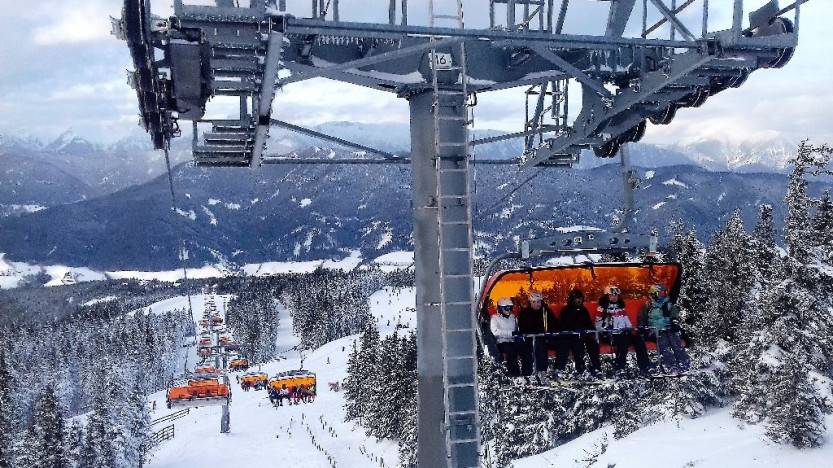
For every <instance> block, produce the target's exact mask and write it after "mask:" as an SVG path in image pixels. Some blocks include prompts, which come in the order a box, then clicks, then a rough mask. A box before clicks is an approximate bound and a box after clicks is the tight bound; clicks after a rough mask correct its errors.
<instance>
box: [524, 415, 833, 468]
mask: <svg viewBox="0 0 833 468" xmlns="http://www.w3.org/2000/svg"><path fill="white" fill-rule="evenodd" d="M826 422H827V434H826V440H827V441H828V443H827V444H825V445H823V446H822V447H820V448H817V449H805V450H798V449H796V448H793V447H791V446H788V445H779V444H775V443H773V442H770V441H768V440H767V439H766V437H765V436H764V428H763V427H762V426H754V425H753V426H750V425H743V424H742V423H741V422H740V421H738V420H737V419H734V418H732V415H731V410H730V408H720V409H715V410H712V411H711V412H709V413H707V414H706V415H704V416H702V417H699V418H697V419H683V420H680V421H664V422H660V423H657V424H654V425H652V426H648V427H644V428H642V429H640V430H638V431H636V432H634V433H632V434H630V435H628V436H627V437H625V438H623V439H620V440H616V439H614V438H613V430H612V429H611V428H602V429H599V430H597V431H594V432H591V433H589V434H585V435H583V436H581V437H579V438H577V439H575V440H573V441H571V442H569V443H567V444H564V445H562V446H560V447H557V448H555V449H552V450H550V451H548V452H544V453H542V454H539V455H535V456H532V457H527V458H524V459H521V460H518V461H516V462H515V463H514V466H515V468H533V467H535V468H538V467H544V466H558V467H587V466H598V467H607V466H616V468H654V467H655V468H665V467H697V468H725V467H731V468H758V467H767V468H773V467H783V468H799V467H801V468H825V467H830V466H833V416H827V418H826ZM605 437H607V444H608V447H607V451H606V452H605V453H604V454H602V455H600V456H599V457H598V459H597V462H596V463H595V464H593V465H589V464H588V463H587V462H582V460H585V459H587V458H588V454H598V453H599V448H600V447H601V446H602V444H603V440H604V438H605Z"/></svg>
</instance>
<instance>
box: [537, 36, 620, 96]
mask: <svg viewBox="0 0 833 468" xmlns="http://www.w3.org/2000/svg"><path fill="white" fill-rule="evenodd" d="M531 48H532V50H534V51H535V53H537V54H538V55H540V56H541V57H543V58H545V59H547V60H548V61H550V62H552V63H553V64H554V65H555V66H557V67H558V68H560V69H561V70H564V71H565V72H566V73H567V74H568V75H570V76H572V77H573V78H575V79H577V80H578V81H579V82H581V83H582V84H584V85H586V86H588V87H590V88H591V89H593V90H594V91H596V92H597V93H599V94H600V95H602V96H604V97H606V98H609V97H611V95H610V91H608V90H607V89H605V87H604V86H602V85H601V84H599V82H598V81H596V80H594V79H593V78H590V77H589V76H587V74H586V73H584V72H583V71H581V70H579V69H578V68H576V67H575V66H573V64H571V63H570V62H568V61H566V60H564V59H563V58H561V57H559V56H558V55H556V54H554V53H552V52H551V51H550V50H549V49H547V48H546V47H545V46H542V45H538V44H535V45H533V46H531Z"/></svg>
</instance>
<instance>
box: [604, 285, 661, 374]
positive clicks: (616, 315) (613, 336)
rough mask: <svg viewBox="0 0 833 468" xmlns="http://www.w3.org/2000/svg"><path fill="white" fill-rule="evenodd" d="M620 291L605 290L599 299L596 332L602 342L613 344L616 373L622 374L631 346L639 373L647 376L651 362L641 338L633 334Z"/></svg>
mask: <svg viewBox="0 0 833 468" xmlns="http://www.w3.org/2000/svg"><path fill="white" fill-rule="evenodd" d="M621 294H622V291H621V290H620V289H619V288H618V287H617V286H612V285H611V286H608V287H606V288H605V294H604V295H603V296H602V297H601V298H599V307H598V311H599V313H600V315H599V316H598V317H597V318H596V330H598V331H599V332H601V333H600V334H599V336H600V338H601V339H602V340H603V341H607V342H608V343H612V344H613V348H614V350H615V352H616V361H615V362H616V364H615V366H616V371H617V372H618V373H623V372H624V371H625V365H626V363H627V358H628V348H629V347H630V346H631V345H633V347H634V350H636V362H637V364H638V365H639V372H640V374H642V375H647V374H648V370H649V369H650V367H651V360H650V359H649V358H648V349H647V348H646V347H645V341H644V340H643V339H642V337H641V336H640V335H639V334H637V333H634V329H633V324H632V323H631V319H630V318H629V317H628V314H627V312H626V311H625V301H624V299H622V296H621Z"/></svg>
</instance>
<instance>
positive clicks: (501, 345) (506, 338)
mask: <svg viewBox="0 0 833 468" xmlns="http://www.w3.org/2000/svg"><path fill="white" fill-rule="evenodd" d="M513 308H514V304H513V303H512V299H510V298H508V297H504V298H502V299H500V300H499V301H498V302H497V313H496V314H495V315H493V316H492V318H491V320H490V321H489V328H490V329H491V330H492V335H494V337H495V340H496V341H497V349H498V351H499V352H500V353H501V355H504V356H506V368H507V370H508V371H509V375H510V376H512V377H520V376H521V369H520V368H519V367H518V357H521V361H522V362H523V368H524V371H523V375H524V376H528V375H530V374H532V354H529V355H528V356H527V355H525V354H524V353H523V352H522V351H523V350H522V349H521V348H524V349H525V346H523V343H516V342H515V334H516V333H517V331H518V319H517V318H515V316H514V315H512V310H513Z"/></svg>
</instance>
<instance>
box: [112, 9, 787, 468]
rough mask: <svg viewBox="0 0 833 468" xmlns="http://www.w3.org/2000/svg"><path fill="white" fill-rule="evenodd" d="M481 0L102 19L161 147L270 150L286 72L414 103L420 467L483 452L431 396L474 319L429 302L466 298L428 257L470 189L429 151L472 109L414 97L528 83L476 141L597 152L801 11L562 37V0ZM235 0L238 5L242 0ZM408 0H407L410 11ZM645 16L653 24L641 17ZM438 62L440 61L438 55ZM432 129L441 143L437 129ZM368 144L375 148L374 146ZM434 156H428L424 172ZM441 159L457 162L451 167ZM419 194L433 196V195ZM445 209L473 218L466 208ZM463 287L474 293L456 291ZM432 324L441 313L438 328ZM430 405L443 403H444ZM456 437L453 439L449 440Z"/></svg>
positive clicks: (767, 46) (718, 82)
mask: <svg viewBox="0 0 833 468" xmlns="http://www.w3.org/2000/svg"><path fill="white" fill-rule="evenodd" d="M486 1H487V0H483V4H484V6H485V5H486ZM488 1H489V3H488V6H489V11H490V24H489V27H488V28H486V27H482V26H481V27H479V28H471V27H470V25H469V27H467V28H465V29H464V28H462V21H461V20H462V10H461V8H458V9H457V11H454V6H453V5H454V4H455V3H457V6H458V7H459V6H460V5H461V4H460V3H458V2H454V1H449V2H439V1H437V2H436V3H437V6H438V7H439V6H443V5H444V6H447V7H449V9H450V10H451V11H446V12H442V11H438V10H439V8H437V11H434V12H433V13H432V18H434V19H442V18H450V19H452V20H453V21H451V22H450V23H451V24H450V25H449V24H447V23H448V22H447V23H441V22H433V21H432V23H434V24H432V26H424V25H414V24H410V23H409V16H408V2H407V1H394V0H390V1H389V2H388V1H383V0H380V1H379V8H380V9H384V10H385V11H386V12H387V13H388V15H387V16H388V18H389V21H388V22H386V23H361V22H349V21H343V20H342V19H347V20H349V16H350V12H349V11H340V7H339V1H338V0H332V1H328V2H323V1H321V2H319V1H313V2H312V8H311V10H310V11H308V12H307V13H301V14H297V12H296V14H289V13H288V12H286V11H283V10H282V9H281V7H283V6H285V4H286V2H285V1H283V0H278V1H277V3H276V2H275V1H265V0H250V1H249V2H245V1H241V2H232V1H230V0H216V2H215V4H214V5H210V6H206V5H186V4H184V3H183V1H182V0H175V1H174V15H173V16H172V17H169V18H160V17H156V16H153V15H152V14H151V9H150V1H149V0H125V1H124V12H123V16H122V18H121V19H120V20H114V25H113V26H114V33H116V34H117V35H118V36H119V37H121V38H124V39H125V40H126V41H127V44H128V46H129V49H130V54H131V56H132V59H133V64H134V67H135V70H133V71H131V72H130V73H129V78H128V79H129V82H130V83H131V85H133V86H134V88H135V89H136V94H137V98H138V101H139V109H140V116H141V124H142V125H143V126H144V128H145V129H146V130H147V131H148V133H149V134H150V135H151V139H152V141H153V143H154V145H155V147H156V148H159V149H163V148H167V147H168V146H169V145H170V141H171V139H172V138H174V137H176V136H179V135H180V133H181V132H180V120H190V121H192V129H193V156H194V161H195V163H196V164H197V165H199V166H209V167H241V166H242V167H247V166H248V167H250V166H258V165H259V164H261V163H264V162H269V157H268V155H266V144H267V142H268V132H269V129H270V127H271V126H272V125H273V124H275V125H278V124H280V125H282V126H286V124H287V122H284V121H278V119H273V102H272V101H273V98H274V96H275V90H276V89H277V88H281V87H283V86H288V85H291V84H294V83H299V82H303V81H305V80H308V79H312V78H318V77H325V78H329V79H332V80H337V81H342V82H345V83H350V84H354V85H357V86H363V87H368V88H371V89H376V90H380V91H384V92H389V93H393V94H395V95H396V96H398V97H401V98H404V99H408V100H409V101H410V102H411V104H412V105H411V110H412V116H411V117H412V141H413V142H414V143H415V145H414V149H413V151H412V153H413V154H412V155H411V162H412V173H413V174H414V176H413V177H414V179H413V196H414V200H415V203H414V204H415V206H416V205H418V204H419V203H423V202H424V206H423V207H424V208H426V209H425V210H422V211H420V210H415V211H414V231H415V239H417V242H416V245H417V248H416V249H415V250H416V252H415V257H416V264H417V268H418V269H420V271H418V273H417V275H418V278H422V281H420V280H418V281H417V283H418V284H417V294H416V296H417V314H418V317H421V318H422V320H418V323H419V324H420V325H418V334H419V335H420V338H419V340H420V344H421V346H420V349H419V353H421V355H422V358H421V359H420V364H419V365H418V378H419V380H420V395H419V400H420V401H419V405H420V411H419V427H420V435H419V438H418V458H419V463H420V464H421V466H430V467H431V468H433V467H437V466H455V467H456V466H472V458H476V457H477V452H478V451H479V449H478V445H477V441H476V440H475V441H474V442H473V445H471V444H469V445H465V446H464V445H463V444H459V446H458V448H459V449H460V450H457V451H455V450H454V449H453V447H454V446H455V440H456V441H457V442H459V441H461V440H466V439H465V437H468V436H465V435H463V434H477V433H478V430H477V427H478V422H477V420H476V418H474V419H473V420H472V419H470V418H468V416H466V415H469V414H475V415H476V399H475V400H472V399H470V398H465V399H461V400H459V401H458V400H454V402H453V403H454V404H455V405H458V406H457V409H455V413H457V412H459V415H461V416H465V417H463V418H457V417H456V416H457V415H456V414H455V415H451V414H448V413H449V411H448V410H447V409H446V408H441V409H438V407H436V406H434V404H433V402H434V401H435V400H436V399H437V398H440V399H442V400H444V401H446V405H445V407H448V404H449V400H448V399H447V397H448V395H450V394H452V393H457V392H456V391H454V390H452V389H453V388H455V387H453V385H458V384H452V383H450V382H449V381H448V380H449V379H448V376H449V375H451V374H449V369H450V368H449V366H448V365H447V364H448V362H446V359H445V356H444V355H443V353H442V350H444V349H456V347H459V346H467V344H468V343H472V342H473V341H474V339H475V336H474V331H473V330H474V327H470V324H469V323H467V320H468V321H471V320H473V319H474V317H473V315H474V314H473V313H471V314H469V316H468V317H467V318H466V316H464V315H461V316H460V317H459V319H460V323H458V325H460V327H459V328H457V329H456V330H459V331H455V329H450V328H448V327H446V326H445V325H447V324H445V317H437V314H438V313H442V314H445V313H446V312H442V311H450V310H452V309H454V308H455V307H457V305H459V304H466V303H468V304H473V300H472V298H471V297H470V293H468V292H467V291H468V290H470V286H459V287H454V286H451V283H460V284H462V283H465V277H466V276H470V274H469V275H466V274H465V273H464V272H463V273H454V274H453V275H451V274H449V275H448V276H445V278H446V279H451V278H452V277H453V278H454V280H453V281H449V282H448V283H449V284H448V285H443V286H441V287H439V290H440V293H441V294H439V295H437V294H435V293H436V292H437V291H435V290H434V289H435V288H438V286H437V285H438V284H439V283H441V282H443V278H444V276H443V272H441V271H440V266H443V265H450V264H449V263H448V260H449V259H448V258H445V259H443V258H442V257H441V255H442V252H441V249H442V248H443V247H442V246H443V244H442V241H441V240H440V238H439V237H440V236H439V235H438V230H441V229H442V226H441V224H446V226H445V228H448V229H447V230H448V231H451V230H453V228H451V227H450V225H449V224H448V223H449V221H444V219H446V220H447V219H449V218H447V217H446V218H443V215H442V212H443V210H469V209H470V207H469V206H468V197H461V198H458V205H457V206H456V207H453V206H451V205H446V206H444V207H442V209H439V208H440V205H439V204H440V202H439V200H440V199H441V197H442V193H441V190H443V186H442V184H438V183H437V177H438V176H439V175H441V173H442V171H438V170H437V167H436V164H435V161H436V160H438V159H442V155H441V154H440V152H441V150H442V149H451V146H450V145H452V144H458V145H460V146H458V147H457V148H456V150H457V151H458V152H460V153H462V157H463V158H468V157H469V155H468V147H469V142H468V138H467V137H465V141H454V140H452V139H448V138H447V137H448V136H450V137H451V138H454V137H455V135H456V136H466V135H467V133H466V127H467V125H468V124H469V123H470V121H469V119H468V116H466V115H465V112H461V113H460V115H446V116H445V117H444V119H443V120H442V125H437V126H435V125H433V122H434V121H435V118H436V117H437V115H436V114H435V113H434V111H433V110H429V111H426V109H427V108H428V107H431V106H423V105H421V104H423V103H424V101H428V102H429V103H430V102H431V101H432V100H431V99H425V96H426V95H427V94H428V95H439V94H445V95H446V97H447V98H452V100H458V101H459V102H467V98H468V97H469V96H462V99H459V97H460V95H461V94H463V95H471V94H475V93H477V94H478V95H481V94H483V93H486V92H489V91H496V90H502V89H508V88H515V87H538V89H539V90H538V92H537V94H533V95H534V96H536V99H537V100H535V102H533V103H532V104H531V105H530V112H529V113H528V116H527V124H526V125H525V126H524V128H523V130H522V131H520V132H517V133H511V134H507V135H503V136H497V137H490V138H488V139H483V140H474V141H472V142H471V144H472V145H477V144H485V143H488V142H490V141H497V140H500V139H508V138H521V137H528V138H526V140H525V148H526V150H525V152H524V155H523V157H522V161H521V164H522V165H523V166H524V167H527V168H529V167H536V166H557V167H565V166H566V167H569V166H571V165H572V164H573V163H574V162H575V161H576V160H577V156H578V154H579V152H580V151H581V150H582V149H588V148H592V149H593V150H594V153H595V154H596V155H598V156H600V157H611V156H613V155H615V154H616V152H617V150H618V148H619V147H620V146H621V145H622V144H623V143H626V142H630V141H637V140H638V139H640V138H641V137H642V136H643V135H644V134H645V131H646V126H645V122H646V120H651V121H652V122H659V123H669V122H670V121H671V120H672V119H673V117H674V116H675V115H676V112H677V111H678V109H681V108H685V107H697V106H699V105H702V104H703V102H705V101H706V100H707V99H709V98H710V97H712V96H714V95H716V94H718V93H719V92H721V91H722V90H724V89H727V88H729V87H738V86H741V85H742V84H743V82H744V81H745V80H746V78H747V77H748V76H749V74H750V73H752V72H754V71H756V70H758V69H761V68H779V67H782V66H784V65H785V64H786V63H787V62H788V61H789V59H790V58H791V57H792V54H793V51H794V48H795V47H796V45H797V37H798V36H797V34H798V31H797V27H796V25H797V24H798V22H797V21H795V20H796V19H797V18H798V14H799V11H800V3H798V4H792V5H790V6H787V7H785V8H779V4H778V2H777V1H775V0H773V1H771V2H768V3H767V4H765V5H764V6H763V7H761V8H759V9H757V10H755V11H752V12H749V21H748V22H745V21H744V13H745V11H744V4H745V3H754V2H744V1H742V0H735V1H734V2H733V8H734V12H733V13H734V14H733V22H732V24H731V25H730V27H727V28H723V29H715V28H713V27H712V26H713V25H712V24H710V22H709V9H708V7H707V2H702V3H700V5H701V8H702V11H701V12H700V13H702V14H700V15H692V16H696V17H697V18H702V22H700V21H699V20H698V21H697V22H696V23H697V24H691V23H690V22H686V21H685V20H684V19H683V18H684V16H683V15H682V14H681V13H690V12H691V11H692V10H693V9H694V8H697V3H692V2H687V3H685V4H684V6H681V7H679V8H677V9H676V10H672V9H671V8H669V6H668V4H667V3H666V2H665V1H664V0H651V1H650V2H647V1H645V2H642V5H640V6H638V7H637V5H636V4H637V2H636V1H635V0H609V1H608V2H607V3H609V8H610V11H609V14H607V15H605V16H604V18H600V21H602V22H605V32H604V34H564V33H563V31H564V28H565V23H566V19H567V18H568V13H569V12H570V10H571V8H572V7H573V6H571V4H570V2H569V1H568V0H562V1H561V2H558V4H556V2H552V1H548V2H543V1H541V0H515V1H509V2H507V1H505V0H488ZM238 3H239V4H242V5H243V6H236V5H237V4H238ZM425 3H426V2H419V4H420V5H425ZM428 3H430V4H431V5H432V6H433V5H434V2H428ZM414 4H415V2H411V8H413V6H414ZM400 6H401V8H399V7H400ZM643 7H644V8H643ZM643 10H644V11H643ZM790 10H794V12H795V16H794V18H793V19H790V18H787V17H786V16H784V15H785V14H787V13H788V12H789V11H790ZM634 15H640V16H641V18H643V21H642V26H641V28H640V29H641V31H640V33H639V34H637V35H636V36H635V37H628V36H626V35H625V31H626V25H627V24H628V21H629V20H630V19H631V18H632V17H637V18H638V17H640V16H634ZM690 17H691V16H689V15H686V16H685V18H690ZM411 18H412V17H411ZM648 19H654V21H657V24H656V25H654V24H649V23H648ZM666 32H667V34H666ZM439 66H442V67H443V70H438V69H437V67H439ZM432 67H433V68H432ZM438 76H439V79H438ZM568 83H578V84H579V85H580V87H581V96H578V99H575V98H574V99H572V101H573V102H581V110H580V112H579V113H578V114H577V115H576V116H575V118H572V117H571V116H568V115H567V109H568V108H569V106H568V105H567V102H568V100H569V99H570V97H569V89H570V86H566V84H568ZM220 97H225V98H231V99H233V100H235V103H236V104H235V106H236V107H237V108H238V112H237V113H236V115H234V116H232V117H229V118H225V119H211V118H205V115H206V114H205V112H206V107H207V106H208V105H210V104H212V101H214V100H217V99H218V98H220ZM278 109H280V107H278ZM420 119H422V120H426V121H425V122H420V121H419V120H420ZM290 125H291V124H290ZM431 128H433V130H430V129H431ZM444 132H445V133H444ZM530 136H531V137H530ZM319 137H327V136H326V135H323V136H321V135H319ZM432 139H433V142H434V143H437V142H441V143H442V144H431V143H430V141H431V140H432ZM334 140H337V139H334ZM426 142H427V143H426ZM423 143H426V144H423ZM443 144H444V145H447V146H445V147H443ZM377 154H380V155H382V157H383V158H384V157H385V154H384V152H377ZM390 159H391V160H392V161H397V160H396V159H395V158H390ZM446 159H448V158H446ZM299 162H300V161H299ZM432 164H434V166H435V167H434V168H433V171H432V170H429V169H431V165H432ZM444 170H446V171H451V170H454V169H453V168H451V167H448V166H446V167H445V168H444ZM460 170H461V171H464V172H465V171H468V165H467V164H463V165H462V166H461V169H460ZM446 173H447V174H450V173H451V172H446ZM459 187H463V185H459ZM432 197H434V201H432ZM431 203H434V204H435V205H436V206H435V207H434V208H438V209H434V210H431V209H430V208H431V206H430V204H431ZM421 206H422V205H421ZM432 211H433V213H434V215H435V216H434V217H433V218H432V216H431V215H430V213H431V212H432ZM461 219H465V217H463V218H461ZM453 222H454V223H457V222H460V223H462V224H461V226H463V228H462V229H468V230H469V231H471V220H470V217H469V220H468V221H465V220H463V221H459V220H455V221H453ZM466 223H468V225H465V224H466ZM461 239H462V238H461ZM466 242H467V243H468V245H463V246H462V247H459V248H461V249H462V250H460V251H459V252H460V254H459V255H455V257H460V258H456V259H455V260H454V261H455V262H458V261H459V262H463V263H465V262H466V261H468V262H470V260H471V258H470V255H471V254H470V252H471V238H470V236H469V239H468V241H466ZM464 244H465V242H464ZM455 248H458V247H455ZM463 257H468V259H466V258H463ZM449 258H450V257H449ZM463 263H460V264H455V265H454V266H453V268H454V269H456V267H457V266H460V265H462V264H463ZM457 275H462V276H460V277H457ZM469 279H470V278H469ZM431 280H433V281H431ZM469 284H470V283H469ZM461 292H463V293H464V294H469V297H465V298H459V297H457V298H455V297H454V296H455V294H457V295H459V294H460V293H461ZM452 298H453V299H452ZM474 309H475V307H472V312H473V311H474ZM437 321H442V322H443V323H444V324H445V325H444V326H443V327H441V329H434V328H432V327H434V326H435V323H436V322H437ZM423 325H424V326H423ZM452 333H453V334H452ZM449 340H451V341H449ZM457 340H459V342H457ZM437 350H440V351H437ZM437 360H439V361H440V362H442V363H443V366H441V369H442V370H441V375H442V377H441V379H440V380H441V381H440V382H439V386H440V387H441V388H440V389H436V387H437V386H438V385H437V384H438V382H437V381H436V380H434V379H435V378H436V375H435V374H436V368H435V367H434V365H435V364H434V363H435V361H437ZM473 371H474V369H473V367H472V369H468V370H466V371H465V372H468V373H469V374H470V375H468V376H463V375H461V374H460V373H459V372H457V371H454V376H455V379H457V378H459V379H462V380H464V381H465V383H464V384H459V385H463V386H469V385H470V382H471V383H475V384H476V376H475V375H474V373H473ZM429 381H430V382H429ZM459 388H463V387H459ZM423 389H428V390H427V391H426V392H423V391H422V390H423ZM435 391H436V392H437V393H434V392H435ZM460 405H462V406H460ZM442 411H445V413H446V414H440V413H442ZM449 434H454V436H450V435H449ZM457 436H459V437H461V439H459V440H458V439H455V437H457ZM475 439H476V438H475ZM472 449H473V450H474V452H475V453H474V454H473V456H472V453H471V451H472Z"/></svg>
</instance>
